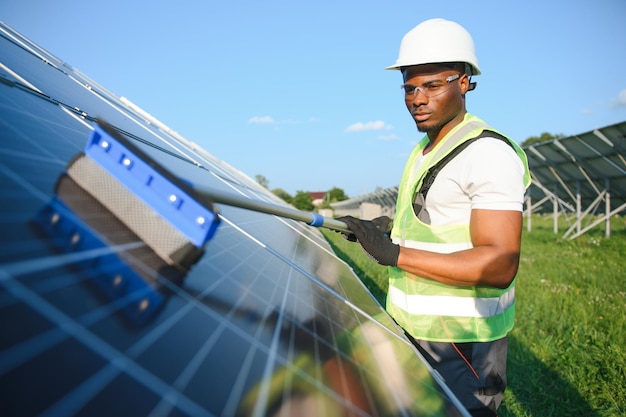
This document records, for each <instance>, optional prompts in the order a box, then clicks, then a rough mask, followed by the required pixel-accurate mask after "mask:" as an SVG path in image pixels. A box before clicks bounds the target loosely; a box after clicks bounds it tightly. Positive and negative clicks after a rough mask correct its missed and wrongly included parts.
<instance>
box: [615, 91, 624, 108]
mask: <svg viewBox="0 0 626 417" xmlns="http://www.w3.org/2000/svg"><path fill="white" fill-rule="evenodd" d="M617 107H626V90H622V91H620V92H619V94H618V95H617Z"/></svg>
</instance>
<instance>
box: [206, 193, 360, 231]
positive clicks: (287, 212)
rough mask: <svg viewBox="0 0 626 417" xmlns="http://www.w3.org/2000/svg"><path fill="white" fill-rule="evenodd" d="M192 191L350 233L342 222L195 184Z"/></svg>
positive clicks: (238, 205)
mask: <svg viewBox="0 0 626 417" xmlns="http://www.w3.org/2000/svg"><path fill="white" fill-rule="evenodd" d="M194 189H195V191H196V192H197V193H199V194H201V195H204V196H205V197H208V198H210V199H212V200H213V201H214V202H216V203H221V204H226V205H227V206H233V207H239V208H243V209H247V210H253V211H257V212H260V213H266V214H273V215H275V216H279V217H284V218H287V219H292V220H298V221H301V222H305V223H306V224H308V225H310V226H315V227H325V228H327V229H331V230H336V231H338V232H345V233H351V232H350V229H348V226H346V224H345V223H344V222H342V221H339V220H335V219H331V218H328V217H324V216H321V215H319V214H317V213H311V212H306V211H301V210H298V209H295V208H291V207H287V206H281V205H278V204H272V203H266V202H263V201H258V200H253V199H251V198H248V197H245V196H242V195H237V194H233V193H226V192H223V191H218V190H214V189H211V188H208V187H205V186H201V185H197V184H194Z"/></svg>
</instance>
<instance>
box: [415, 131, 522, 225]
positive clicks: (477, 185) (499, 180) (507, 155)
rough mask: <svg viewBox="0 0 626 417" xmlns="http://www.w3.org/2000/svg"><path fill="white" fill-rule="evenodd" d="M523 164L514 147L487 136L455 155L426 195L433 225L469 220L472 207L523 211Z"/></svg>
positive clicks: (426, 205) (426, 206) (464, 222)
mask: <svg viewBox="0 0 626 417" xmlns="http://www.w3.org/2000/svg"><path fill="white" fill-rule="evenodd" d="M524 192H525V188H524V166H523V164H522V161H521V160H520V158H519V156H517V154H516V153H515V151H514V150H513V148H512V147H511V146H509V145H508V144H506V143H504V141H502V140H500V139H495V138H490V137H484V138H480V139H478V140H476V141H475V142H473V143H471V144H470V145H468V146H467V148H465V149H464V150H463V151H461V152H460V153H459V154H458V155H456V156H455V157H454V158H453V159H452V160H451V161H450V162H448V164H447V165H446V166H445V167H443V169H442V170H441V171H440V172H439V174H438V175H437V177H436V179H435V182H434V183H433V184H432V186H431V188H430V190H429V191H428V194H427V196H426V204H425V208H426V210H427V211H428V214H429V215H430V224H431V225H432V226H441V225H448V224H467V223H469V220H470V214H471V210H472V209H485V210H516V211H522V210H523V205H524Z"/></svg>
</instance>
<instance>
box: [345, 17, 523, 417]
mask: <svg viewBox="0 0 626 417" xmlns="http://www.w3.org/2000/svg"><path fill="white" fill-rule="evenodd" d="M388 69H395V70H400V71H401V73H402V77H403V81H404V84H403V93H404V99H405V103H406V107H407V109H408V110H409V113H410V114H411V116H412V117H413V119H414V121H415V124H416V125H417V129H418V130H419V131H420V132H424V133H426V136H425V137H424V138H423V139H422V140H421V141H420V142H419V144H418V145H417V146H416V147H415V149H414V150H413V152H412V153H411V155H410V156H409V158H408V161H407V163H406V166H405V169H404V172H403V175H402V179H401V182H400V187H399V190H398V200H397V206H396V214H395V218H394V220H393V222H391V221H390V219H388V218H385V217H382V218H378V219H375V220H372V221H363V220H358V219H355V218H353V217H343V218H341V219H340V220H342V221H344V222H345V223H346V224H347V226H348V228H349V229H350V230H351V231H352V232H353V234H354V235H350V236H349V238H351V239H352V240H355V239H356V240H358V241H359V242H360V244H361V245H362V246H363V248H364V249H365V250H366V251H367V252H368V253H369V254H370V255H371V256H372V257H373V258H374V259H375V260H377V261H378V262H379V263H381V264H383V265H389V266H390V269H389V271H390V276H389V292H388V294H387V306H386V308H387V311H388V312H389V313H390V315H391V316H392V317H393V318H394V319H395V320H396V321H397V323H398V324H399V325H400V326H401V327H402V328H403V329H404V330H405V331H406V333H407V334H408V335H409V337H410V338H411V339H412V341H413V342H414V344H415V345H416V347H417V349H418V350H419V351H420V352H421V353H422V355H423V356H424V357H425V358H426V359H427V360H428V361H429V362H430V363H431V365H432V366H433V367H434V368H435V369H436V370H437V371H438V372H439V373H440V374H441V375H442V377H443V378H444V379H445V381H446V384H447V385H448V386H449V387H450V388H451V389H452V391H453V392H454V393H455V395H456V396H457V398H459V400H460V401H461V403H463V405H464V406H465V407H466V408H467V409H468V411H469V412H470V413H471V414H472V415H474V416H495V415H496V411H497V408H498V406H499V405H500V402H501V400H502V395H503V393H504V389H505V386H506V355H507V339H506V336H507V334H508V333H509V331H510V330H511V329H512V327H513V319H514V308H515V305H514V297H515V282H514V278H515V274H516V272H517V268H518V264H519V255H520V238H521V229H522V209H523V197H524V192H525V189H526V187H527V186H528V185H529V184H530V174H529V171H528V165H527V161H526V156H525V154H524V152H523V151H522V150H521V148H520V147H519V146H518V145H517V144H516V143H515V142H514V141H512V140H509V139H508V138H505V137H504V136H502V135H501V134H499V133H498V132H496V131H495V130H494V129H493V128H491V127H489V126H488V125H487V124H485V122H483V121H482V120H480V119H478V118H477V117H475V116H473V115H471V114H469V113H468V112H467V110H466V105H465V96H466V93H467V92H469V91H471V90H473V89H474V88H475V87H476V83H474V82H472V80H471V77H472V76H474V75H479V74H480V69H479V67H478V61H477V59H476V56H475V52H474V43H473V40H472V38H471V36H470V35H469V33H468V32H467V31H466V30H465V29H464V28H463V27H461V26H460V25H458V24H457V23H454V22H450V21H447V20H443V19H432V20H428V21H425V22H423V23H421V24H420V25H418V26H416V27H415V28H414V29H413V30H411V31H410V32H408V33H407V34H406V35H405V36H404V38H403V39H402V43H401V46H400V52H399V56H398V60H397V62H396V64H395V65H392V66H391V67H388ZM494 104H496V103H494ZM441 161H446V162H441ZM433 167H435V168H436V169H433ZM429 169H430V173H429ZM434 171H438V172H437V173H436V175H435V174H433V172H434ZM391 223H393V227H391ZM389 232H390V237H391V239H389V234H388V233H389Z"/></svg>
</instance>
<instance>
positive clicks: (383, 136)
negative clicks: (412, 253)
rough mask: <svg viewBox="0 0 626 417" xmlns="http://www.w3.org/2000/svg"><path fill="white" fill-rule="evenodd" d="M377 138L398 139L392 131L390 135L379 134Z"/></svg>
mask: <svg viewBox="0 0 626 417" xmlns="http://www.w3.org/2000/svg"><path fill="white" fill-rule="evenodd" d="M378 139H380V140H382V141H384V142H390V141H392V140H396V139H398V137H397V136H396V135H394V134H393V133H392V134H391V135H380V136H378Z"/></svg>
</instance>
